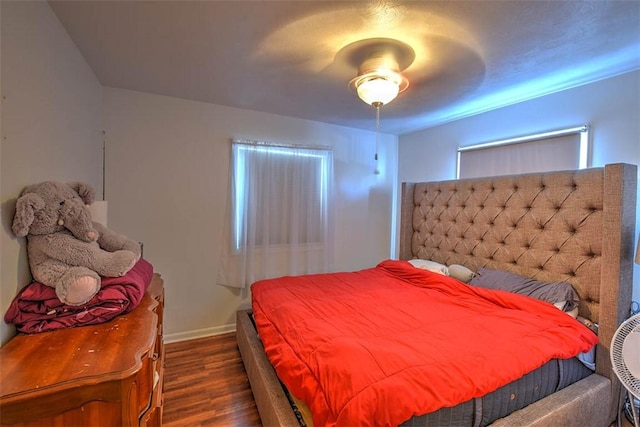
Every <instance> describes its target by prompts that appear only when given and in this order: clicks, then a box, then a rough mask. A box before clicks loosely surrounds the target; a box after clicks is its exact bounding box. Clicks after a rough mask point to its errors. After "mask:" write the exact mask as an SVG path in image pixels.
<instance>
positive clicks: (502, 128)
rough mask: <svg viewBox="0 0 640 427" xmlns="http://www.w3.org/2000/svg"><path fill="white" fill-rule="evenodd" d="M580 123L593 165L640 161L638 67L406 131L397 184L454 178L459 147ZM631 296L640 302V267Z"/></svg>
mask: <svg viewBox="0 0 640 427" xmlns="http://www.w3.org/2000/svg"><path fill="white" fill-rule="evenodd" d="M582 124H590V125H591V138H592V150H591V159H592V160H591V166H603V165H605V164H607V163H617V162H625V163H632V164H636V165H640V71H635V72H631V73H627V74H623V75H620V76H617V77H615V78H611V79H607V80H602V81H599V82H596V83H592V84H589V85H584V86H580V87H577V88H573V89H570V90H566V91H563V92H558V93H555V94H552V95H548V96H544V97H541V98H537V99H533V100H530V101H527V102H522V103H520V104H515V105H512V106H509V107H505V108H501V109H498V110H494V111H490V112H487V113H484V114H480V115H477V116H473V117H469V118H465V119H461V120H457V121H454V122H451V123H447V124H444V125H441V126H437V127H434V128H431V129H426V130H423V131H420V132H416V133H412V134H408V135H403V136H401V137H400V138H399V144H398V145H399V148H398V162H399V165H400V167H399V168H398V169H399V173H398V182H404V181H430V180H442V179H453V178H455V173H456V149H457V147H458V146H466V145H471V144H476V143H481V142H490V141H495V140H500V139H506V138H510V137H515V136H521V135H529V134H533V133H538V132H543V131H548V130H556V129H563V128H568V127H573V126H578V125H582ZM639 182H640V179H639ZM638 233H640V194H638V207H637V218H636V235H638ZM633 298H634V300H636V301H639V300H640V266H638V265H635V270H634V297H633Z"/></svg>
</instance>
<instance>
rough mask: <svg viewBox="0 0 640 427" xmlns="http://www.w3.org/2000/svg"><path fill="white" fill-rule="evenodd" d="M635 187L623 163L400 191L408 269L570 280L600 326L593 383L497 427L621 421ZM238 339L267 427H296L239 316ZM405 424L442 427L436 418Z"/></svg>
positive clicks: (585, 312) (562, 392) (586, 378)
mask: <svg viewBox="0 0 640 427" xmlns="http://www.w3.org/2000/svg"><path fill="white" fill-rule="evenodd" d="M636 188H637V170H636V166H634V165H628V164H612V165H607V166H605V167H603V168H592V169H586V170H580V171H564V172H549V173H543V174H527V175H519V176H502V177H491V178H480V179H466V180H457V181H440V182H431V183H404V184H403V185H402V196H401V199H402V200H401V224H400V251H399V258H400V259H401V260H411V259H424V260H430V261H434V262H437V263H441V264H444V265H452V264H458V265H462V266H464V267H466V268H468V269H471V270H473V271H477V270H478V269H480V268H490V269H495V270H501V271H508V272H512V273H516V274H519V275H522V276H526V277H530V278H534V279H536V280H539V281H547V282H552V281H566V282H569V283H571V285H572V286H573V288H574V289H575V290H576V292H577V294H578V295H579V297H580V301H579V306H578V310H579V315H580V316H581V317H582V318H585V319H589V320H590V321H591V322H593V323H595V324H597V325H598V340H599V342H598V344H597V347H596V350H595V372H593V373H591V372H590V373H589V374H586V375H582V376H581V379H579V380H578V381H577V382H574V383H572V384H570V385H568V386H566V387H564V388H561V389H559V391H556V392H553V393H551V394H550V395H548V396H546V397H542V398H541V399H540V400H537V401H535V402H533V403H530V404H527V405H526V406H524V407H522V408H521V409H517V410H515V411H514V412H512V413H509V414H504V415H503V416H500V418H498V419H495V420H491V421H490V422H491V425H494V426H516V425H517V426H524V425H532V426H558V425H562V426H573V425H575V426H584V425H589V426H608V425H609V424H610V423H611V422H612V421H614V420H615V419H616V417H617V413H618V408H619V396H620V390H621V389H620V384H619V383H618V381H617V380H616V377H615V374H614V373H613V371H612V370H611V364H610V359H609V348H608V347H609V343H610V342H611V338H612V337H613V334H614V332H615V330H616V328H617V326H618V325H619V324H620V323H621V322H622V321H623V320H624V319H625V318H626V316H627V315H628V312H629V307H630V303H631V292H632V266H633V264H632V262H633V246H634V238H635V207H636V194H637V190H636ZM237 339H238V347H239V349H240V352H241V355H242V359H243V362H244V364H245V368H246V371H247V374H248V377H249V381H250V383H251V388H252V391H253V394H254V398H255V400H256V405H257V407H258V410H259V413H260V417H261V419H262V422H263V425H265V426H272V425H284V426H296V425H301V422H300V420H299V417H300V412H302V413H303V414H304V412H305V410H304V408H303V410H302V411H294V409H293V408H292V404H291V400H292V397H291V396H290V394H289V393H287V391H286V390H285V389H284V388H283V386H282V384H281V382H280V380H279V379H278V377H277V375H276V373H275V370H274V368H273V367H272V365H271V364H270V363H269V359H268V358H267V356H266V354H265V350H264V347H263V345H262V343H261V341H260V338H259V337H258V335H257V332H256V328H255V326H254V322H253V318H252V312H251V310H241V311H239V312H238V313H237ZM558 369H561V370H562V369H564V368H558ZM539 375H541V376H542V377H544V376H545V375H548V374H547V373H545V372H542V373H541V374H539ZM507 386H508V385H507ZM507 386H505V387H507ZM507 390H508V388H507ZM505 396H506V397H505V398H506V399H507V400H509V393H508V392H506V395H505ZM302 406H303V407H304V405H302ZM459 406H460V405H459ZM444 410H450V409H449V408H444ZM471 411H472V412H473V409H472V410H471ZM449 415H450V414H449ZM305 422H307V423H308V421H303V423H305ZM407 422H408V424H406V425H444V422H442V421H441V420H439V419H438V418H424V417H423V418H417V417H416V418H412V419H410V420H408V421H407ZM470 422H471V424H470V425H481V424H483V423H484V421H483V422H481V421H480V420H478V419H472V420H471V421H470Z"/></svg>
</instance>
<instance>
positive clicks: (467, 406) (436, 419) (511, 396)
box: [401, 358, 593, 427]
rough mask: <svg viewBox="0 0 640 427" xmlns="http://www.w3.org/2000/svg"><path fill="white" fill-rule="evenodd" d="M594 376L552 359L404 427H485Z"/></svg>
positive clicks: (572, 363)
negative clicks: (512, 379)
mask: <svg viewBox="0 0 640 427" xmlns="http://www.w3.org/2000/svg"><path fill="white" fill-rule="evenodd" d="M592 373H593V371H591V370H590V369H589V368H587V367H586V366H585V365H584V364H583V363H582V362H580V361H579V360H578V359H576V358H571V359H553V360H551V361H549V362H547V363H546V364H545V365H543V366H541V367H540V368H538V369H536V370H535V371H533V372H530V373H528V374H526V375H525V376H524V377H522V378H520V379H518V380H516V381H514V382H512V383H509V384H507V385H505V386H502V387H500V388H499V389H497V390H496V391H494V392H491V393H489V394H487V395H485V396H483V397H481V398H477V399H473V400H468V401H466V402H464V403H461V404H459V405H457V406H454V407H452V408H442V409H439V410H437V411H435V412H432V413H429V414H425V415H421V416H415V417H412V418H411V419H409V420H407V421H406V422H404V423H402V424H401V425H402V426H404V427H419V426H420V427H422V426H424V427H430V426H438V427H445V426H451V427H454V426H455V427H463V426H469V427H472V426H473V427H475V426H486V425H489V424H491V423H492V422H494V421H495V420H497V419H500V418H502V417H505V416H507V415H508V414H510V413H512V412H513V411H516V410H518V409H522V408H524V407H525V406H527V405H529V404H531V403H533V402H535V401H537V400H540V399H542V398H543V397H545V396H548V395H550V394H552V393H555V392H556V391H558V390H561V389H563V388H565V387H567V386H569V385H571V384H573V383H574V382H577V381H579V380H581V379H582V378H585V377H587V376H589V375H591V374H592Z"/></svg>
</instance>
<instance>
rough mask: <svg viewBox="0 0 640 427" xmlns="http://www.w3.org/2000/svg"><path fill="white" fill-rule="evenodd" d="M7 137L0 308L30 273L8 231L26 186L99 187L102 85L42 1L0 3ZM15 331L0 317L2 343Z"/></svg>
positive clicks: (1, 186) (1, 192) (0, 186)
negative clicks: (57, 183) (55, 183)
mask: <svg viewBox="0 0 640 427" xmlns="http://www.w3.org/2000/svg"><path fill="white" fill-rule="evenodd" d="M0 9H1V10H2V12H1V14H0V16H1V33H0V34H1V37H0V39H1V42H2V46H1V52H2V61H1V68H2V69H1V74H2V81H1V83H2V101H1V102H2V108H1V110H0V111H1V120H2V125H1V129H2V137H1V140H0V141H1V144H2V145H1V146H0V152H1V153H2V155H1V156H0V162H1V163H0V165H1V168H0V196H1V198H2V199H1V200H2V236H1V237H0V246H1V248H2V249H1V253H2V259H1V261H0V267H1V268H0V273H1V277H0V312H2V314H3V315H4V313H5V312H6V310H7V307H8V306H9V304H10V302H11V300H12V299H13V297H14V296H15V295H16V293H17V292H18V290H19V289H20V288H22V287H23V286H24V285H26V284H28V283H29V281H30V280H31V276H30V273H29V267H28V262H27V256H26V250H25V243H26V241H25V239H24V238H22V239H16V238H15V237H13V235H12V233H11V223H12V221H13V214H14V211H15V200H16V198H17V197H18V196H19V195H20V191H21V190H22V189H23V188H24V187H25V186H27V185H29V184H33V183H37V182H40V181H46V180H60V181H71V180H77V181H84V182H87V183H89V184H91V185H93V186H95V187H101V180H102V172H101V165H102V161H101V155H102V135H101V131H102V87H101V86H100V83H99V82H98V80H97V78H96V76H95V74H94V73H93V71H92V70H91V69H90V68H89V66H88V65H87V63H86V61H85V60H84V58H83V57H82V56H81V55H80V52H79V51H78V49H77V48H76V46H75V44H74V43H73V42H72V41H71V39H70V38H69V36H68V34H67V33H66V31H65V30H64V28H63V27H62V25H61V24H60V22H59V21H58V19H57V17H56V16H55V15H54V13H53V12H52V11H51V8H50V7H49V5H48V4H47V3H46V2H42V1H28V2H26V1H16V2H14V1H6V0H3V1H1V2H0ZM13 333H14V330H13V328H12V327H10V326H8V325H6V324H5V323H4V322H0V342H2V343H4V342H6V341H7V340H8V339H9V338H10V337H11V336H12V335H13Z"/></svg>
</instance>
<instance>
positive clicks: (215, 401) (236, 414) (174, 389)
mask: <svg viewBox="0 0 640 427" xmlns="http://www.w3.org/2000/svg"><path fill="white" fill-rule="evenodd" d="M165 351H166V359H165V374H164V381H165V382H164V414H163V423H162V425H163V426H167V427H186V426H224V427H229V426H242V427H254V426H255V427H261V426H262V424H261V422H260V416H259V415H258V410H257V409H256V405H255V401H254V400H253V395H252V394H251V389H250V387H249V380H248V378H247V374H246V372H245V370H244V365H243V364H242V359H241V358H240V352H239V351H238V347H237V344H236V337H235V333H230V334H224V335H217V336H214V337H208V338H201V339H197V340H190V341H183V342H178V343H171V344H167V345H166V346H165Z"/></svg>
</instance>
